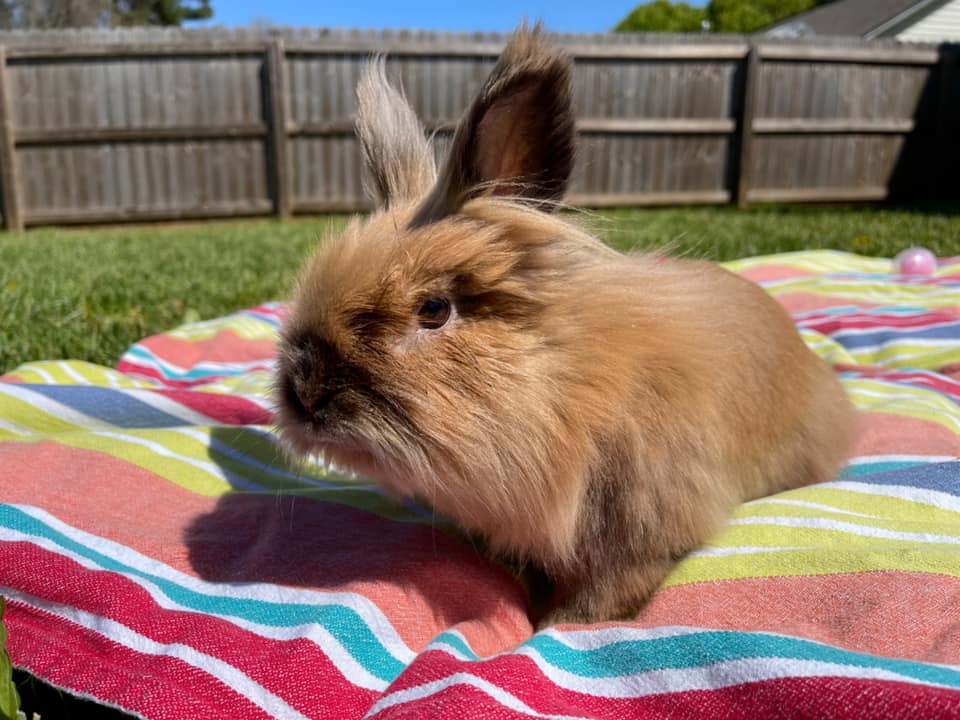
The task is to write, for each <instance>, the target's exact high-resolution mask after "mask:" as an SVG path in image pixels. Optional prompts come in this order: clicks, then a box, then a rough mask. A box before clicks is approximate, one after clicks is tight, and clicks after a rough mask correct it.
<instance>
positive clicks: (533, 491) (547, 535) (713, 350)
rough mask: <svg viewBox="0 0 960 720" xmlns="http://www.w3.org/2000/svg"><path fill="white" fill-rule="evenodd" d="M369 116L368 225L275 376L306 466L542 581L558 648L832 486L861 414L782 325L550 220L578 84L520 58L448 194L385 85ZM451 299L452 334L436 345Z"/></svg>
mask: <svg viewBox="0 0 960 720" xmlns="http://www.w3.org/2000/svg"><path fill="white" fill-rule="evenodd" d="M358 95H359V97H360V99H361V102H360V115H359V117H358V133H359V135H360V137H361V139H362V141H363V147H364V149H365V157H366V159H367V162H368V164H369V165H370V168H369V169H370V174H371V176H372V177H373V178H374V183H373V186H374V189H375V194H376V196H377V199H378V200H379V201H380V209H379V210H378V211H376V212H375V213H373V215H371V216H370V217H369V218H367V219H366V220H355V221H354V222H353V223H351V225H350V226H349V227H348V228H347V229H346V231H344V232H343V234H342V235H340V236H338V237H335V238H330V239H329V240H328V241H327V242H325V243H323V244H322V245H321V247H320V248H319V249H318V251H317V253H316V255H315V256H314V257H313V258H312V260H311V261H310V262H309V263H308V265H307V267H306V269H305V270H304V272H303V275H302V277H301V281H300V284H299V288H298V291H297V293H296V297H295V299H294V302H293V306H292V313H291V317H290V319H289V321H288V323H287V325H286V327H285V328H284V331H283V340H282V343H281V347H280V362H279V369H278V375H277V388H278V390H277V401H278V408H279V412H278V419H279V425H280V428H281V430H282V431H283V434H284V436H285V437H286V438H287V439H288V441H289V443H290V444H291V446H292V447H293V448H294V449H295V450H296V451H298V452H301V453H307V452H320V453H322V454H323V455H324V456H325V457H326V458H327V459H328V460H330V461H333V462H334V463H336V464H338V465H340V466H344V467H348V468H351V469H353V470H355V471H356V472H358V473H360V474H362V475H366V476H368V477H370V478H372V479H374V480H376V481H377V482H379V483H380V484H382V485H383V487H385V488H386V489H388V490H389V491H391V492H393V493H395V494H396V495H397V496H408V497H417V498H420V499H422V500H424V501H426V502H427V503H429V504H430V505H432V506H433V507H434V508H435V509H436V510H437V511H438V512H440V513H442V514H444V515H446V516H449V517H451V518H453V519H455V520H456V521H457V522H458V523H459V524H460V525H461V526H462V527H463V528H464V529H465V530H467V531H468V532H470V533H473V534H477V535H480V536H482V537H484V538H485V539H486V540H487V542H488V544H489V546H490V548H491V549H492V551H494V552H495V553H497V554H500V555H503V556H508V557H511V558H514V559H516V560H518V561H519V562H520V563H522V564H526V565H527V566H529V567H530V568H532V569H534V570H535V571H537V572H538V573H539V574H542V576H544V577H545V578H546V579H547V581H548V582H547V593H548V596H547V597H546V598H544V599H542V600H543V604H544V605H545V607H546V609H547V612H546V615H545V616H544V617H543V618H542V619H541V624H544V625H545V624H549V623H552V622H560V621H573V622H589V621H599V620H610V619H615V618H625V617H630V616H632V615H634V614H635V613H636V612H637V610H638V609H639V607H640V606H641V605H642V604H643V602H644V601H645V600H646V599H647V598H648V597H649V595H650V594H651V593H652V592H653V591H654V590H655V589H656V587H657V585H658V584H659V583H660V581H661V580H662V579H663V577H664V576H665V575H666V573H667V572H669V570H670V568H671V567H672V566H673V565H674V563H675V562H676V561H677V559H678V558H680V557H682V556H683V555H684V554H685V553H687V552H689V551H690V550H692V549H694V548H696V547H697V546H698V545H700V544H701V543H702V542H703V541H704V540H705V539H706V538H707V537H708V536H709V535H710V534H711V533H712V532H714V531H715V530H716V529H717V527H718V526H719V525H720V524H721V523H722V521H723V520H724V519H725V518H726V517H727V515H728V514H729V513H730V511H731V510H732V509H733V508H734V507H736V505H738V504H739V503H741V502H743V501H744V500H747V499H750V498H755V497H758V496H762V495H767V494H770V493H773V492H778V491H781V490H785V489H787V488H792V487H797V486H800V485H804V484H807V483H816V482H821V481H825V480H829V479H830V478H831V477H832V476H833V475H834V473H835V472H836V471H837V469H838V467H839V465H840V464H841V462H842V460H843V458H844V456H845V453H846V452H847V448H848V445H849V443H850V440H851V434H852V432H853V427H854V419H853V415H852V410H851V407H850V405H849V403H848V401H847V399H846V398H845V396H844V394H843V392H842V390H841V388H840V386H839V384H838V383H837V381H836V379H835V378H834V375H833V373H832V371H831V370H830V369H829V368H828V367H827V366H826V365H825V364H824V363H822V362H821V361H820V360H819V359H818V358H817V357H816V356H815V355H814V354H813V353H812V352H811V351H810V350H808V349H807V348H806V346H805V345H804V343H803V342H802V340H801V339H800V337H799V335H798V334H797V332H796V329H795V328H794V326H793V323H792V322H791V319H790V317H789V316H788V315H787V313H786V312H785V311H784V310H783V309H782V308H781V307H780V305H779V304H777V303H776V302H775V301H774V300H772V299H771V298H770V297H769V296H768V295H767V294H766V293H765V292H764V291H763V290H761V289H760V288H758V287H757V286H756V285H754V284H753V283H750V282H748V281H746V280H744V279H742V278H740V277H737V276H735V275H733V274H731V273H729V272H727V271H725V270H723V269H722V268H720V267H719V266H717V265H714V264H711V263H707V262H699V261H692V260H680V259H670V258H666V257H661V256H656V255H634V256H624V255H621V254H619V253H616V252H614V251H612V250H609V249H608V248H606V247H605V246H604V245H603V244H602V243H600V242H599V241H598V240H596V239H595V238H593V237H592V236H591V235H589V234H588V233H586V232H584V231H583V230H581V229H579V228H578V227H576V226H575V225H573V224H572V223H570V222H569V221H568V220H566V219H562V218H559V217H557V216H554V215H551V214H549V213H548V212H546V211H545V210H544V208H545V207H547V206H548V205H547V204H548V203H549V202H550V201H553V200H555V199H556V198H557V197H559V195H560V193H562V191H563V189H564V188H565V186H566V183H567V180H568V178H569V174H570V170H571V167H572V150H573V115H572V111H571V102H570V63H569V60H568V59H567V58H566V57H565V56H563V55H562V54H561V53H559V52H558V51H556V50H554V49H553V48H551V47H550V46H549V45H547V43H546V42H545V41H544V39H543V37H542V36H541V34H540V33H539V32H538V31H537V30H536V29H535V30H533V31H529V30H527V29H526V28H521V29H520V30H518V31H517V33H516V34H515V35H514V37H513V39H512V40H511V41H510V43H509V45H508V47H507V49H506V50H505V51H504V54H503V56H502V57H501V59H500V61H499V63H498V64H497V67H496V68H495V69H494V71H493V73H492V74H491V77H490V79H489V80H488V81H487V84H486V85H485V86H484V88H483V89H482V90H481V92H480V94H479V96H478V98H477V99H476V100H475V101H474V103H473V105H472V106H471V107H470V108H469V109H468V110H467V112H466V114H465V116H464V119H463V120H462V121H461V124H460V126H459V127H458V129H457V133H456V135H455V140H454V143H453V146H452V150H451V154H450V157H449V158H448V160H447V164H446V165H445V166H444V167H443V168H441V169H440V171H439V172H438V171H437V170H436V168H435V167H434V163H433V151H432V149H431V148H430V144H429V143H428V142H427V141H425V139H424V135H423V131H422V129H421V128H420V126H419V125H418V124H417V123H416V120H415V118H414V116H413V112H412V110H411V109H410V108H409V106H407V104H406V102H405V100H404V99H403V97H402V95H400V94H399V93H398V92H397V91H396V90H394V89H392V88H391V87H390V86H389V84H388V83H387V82H386V79H385V76H384V73H383V71H382V65H377V64H375V65H373V67H372V70H371V71H370V72H368V73H367V75H366V76H365V77H364V79H363V80H362V81H361V85H360V87H359V88H358ZM435 178H436V179H435ZM437 298H439V299H441V300H443V301H444V302H448V303H449V307H450V312H449V318H447V319H446V322H445V323H443V324H441V326H440V327H431V326H429V325H428V324H427V325H425V324H424V323H423V322H422V313H423V312H424V311H423V308H424V307H428V306H426V305H424V302H425V301H428V300H430V299H437Z"/></svg>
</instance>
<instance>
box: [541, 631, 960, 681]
mask: <svg viewBox="0 0 960 720" xmlns="http://www.w3.org/2000/svg"><path fill="white" fill-rule="evenodd" d="M527 645H528V646H529V647H531V648H533V649H535V650H536V651H537V652H538V653H539V654H540V656H541V657H543V659H544V660H545V661H546V662H547V663H549V664H550V665H552V666H554V667H556V668H558V669H560V670H564V671H566V672H569V673H571V674H574V675H579V676H581V677H587V678H613V677H619V676H623V675H634V674H637V673H643V672H650V671H652V670H665V669H683V668H692V667H698V666H704V665H713V664H716V663H720V662H728V661H731V660H745V659H750V658H783V659H787V660H791V659H792V660H806V661H819V662H828V663H834V664H837V665H847V666H851V667H862V668H871V669H879V670H886V671H888V672H893V673H897V674H899V675H901V676H904V677H907V678H912V679H914V680H918V681H920V682H926V683H933V684H937V685H943V686H947V687H951V688H958V689H960V671H957V670H954V669H951V668H945V667H940V666H937V665H929V664H926V663H920V662H912V661H909V660H896V659H891V658H885V657H879V656H877V655H867V654H864V653H856V652H852V651H849V650H842V649H840V648H835V647H831V646H829V645H823V644H821V643H815V642H812V641H809V640H801V639H799V638H791V637H784V636H778V635H768V634H765V633H746V632H734V631H723V630H708V631H704V632H694V633H690V634H684V635H675V636H671V637H666V638H651V639H649V640H625V641H622V642H615V643H610V644H609V645H604V646H603V647H600V648H596V649H592V650H580V649H576V648H571V647H569V646H568V645H565V644H564V643H562V642H560V641H558V640H556V639H555V638H553V637H551V636H550V635H544V634H539V635H535V636H534V637H533V638H531V639H530V640H529V641H528V642H527Z"/></svg>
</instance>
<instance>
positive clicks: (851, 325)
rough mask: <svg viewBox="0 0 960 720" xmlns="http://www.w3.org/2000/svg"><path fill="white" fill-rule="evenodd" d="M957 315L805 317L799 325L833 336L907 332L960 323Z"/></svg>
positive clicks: (799, 321) (798, 320) (799, 320)
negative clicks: (853, 333) (871, 332)
mask: <svg viewBox="0 0 960 720" xmlns="http://www.w3.org/2000/svg"><path fill="white" fill-rule="evenodd" d="M958 319H960V318H958V317H957V316H956V315H953V314H948V313H924V314H923V315H912V316H902V315H901V316H885V315H859V314H857V315H839V316H838V315H827V316H821V317H803V318H798V319H797V325H799V326H800V327H803V328H809V329H811V330H817V331H818V332H821V333H823V334H824V335H833V334H834V333H837V332H841V331H843V330H867V329H870V330H874V329H875V330H882V329H885V328H887V329H889V330H890V332H891V333H898V332H901V331H906V330H915V329H918V328H919V329H924V330H926V329H928V328H935V327H938V326H941V325H953V324H956V323H957V321H958Z"/></svg>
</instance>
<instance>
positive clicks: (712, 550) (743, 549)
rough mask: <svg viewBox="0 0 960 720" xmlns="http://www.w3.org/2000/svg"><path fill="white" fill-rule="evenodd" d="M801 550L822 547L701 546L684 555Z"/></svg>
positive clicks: (718, 555)
mask: <svg viewBox="0 0 960 720" xmlns="http://www.w3.org/2000/svg"><path fill="white" fill-rule="evenodd" d="M803 550H818V551H822V550H823V548H821V547H811V546H802V545H798V546H795V547H789V546H784V547H781V546H772V547H755V546H752V545H737V546H734V547H714V548H701V549H700V550H695V551H694V552H692V553H688V554H687V555H686V557H688V558H696V557H732V556H736V555H762V554H764V553H780V552H794V551H803Z"/></svg>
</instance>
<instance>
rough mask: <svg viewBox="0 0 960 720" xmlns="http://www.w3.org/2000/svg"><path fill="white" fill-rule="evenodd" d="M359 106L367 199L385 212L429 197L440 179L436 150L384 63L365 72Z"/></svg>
mask: <svg viewBox="0 0 960 720" xmlns="http://www.w3.org/2000/svg"><path fill="white" fill-rule="evenodd" d="M357 105H358V110H357V119H356V130H357V137H358V138H359V139H360V147H361V149H362V151H363V161H364V165H365V166H366V169H367V180H368V183H367V193H368V194H369V195H371V196H372V199H373V200H374V201H376V202H377V205H379V206H381V207H386V206H388V205H390V203H391V202H394V201H412V200H417V199H419V198H421V197H423V196H424V195H425V194H426V193H427V191H428V190H429V189H430V187H431V186H432V185H433V183H434V180H435V179H436V176H437V168H436V165H435V164H434V160H433V148H432V147H431V145H430V142H429V141H428V140H427V138H426V136H425V135H424V132H423V126H422V125H421V124H420V121H419V120H418V119H417V115H416V113H414V111H413V108H412V107H410V105H409V103H408V102H407V100H406V98H404V96H403V94H402V93H401V92H400V91H399V90H397V89H396V88H394V87H393V86H392V85H391V84H390V83H389V81H388V80H387V74H386V70H385V69H384V60H383V57H377V58H374V59H373V60H371V61H370V63H369V64H368V65H367V66H366V68H364V71H363V75H362V76H361V77H360V82H359V83H357Z"/></svg>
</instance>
